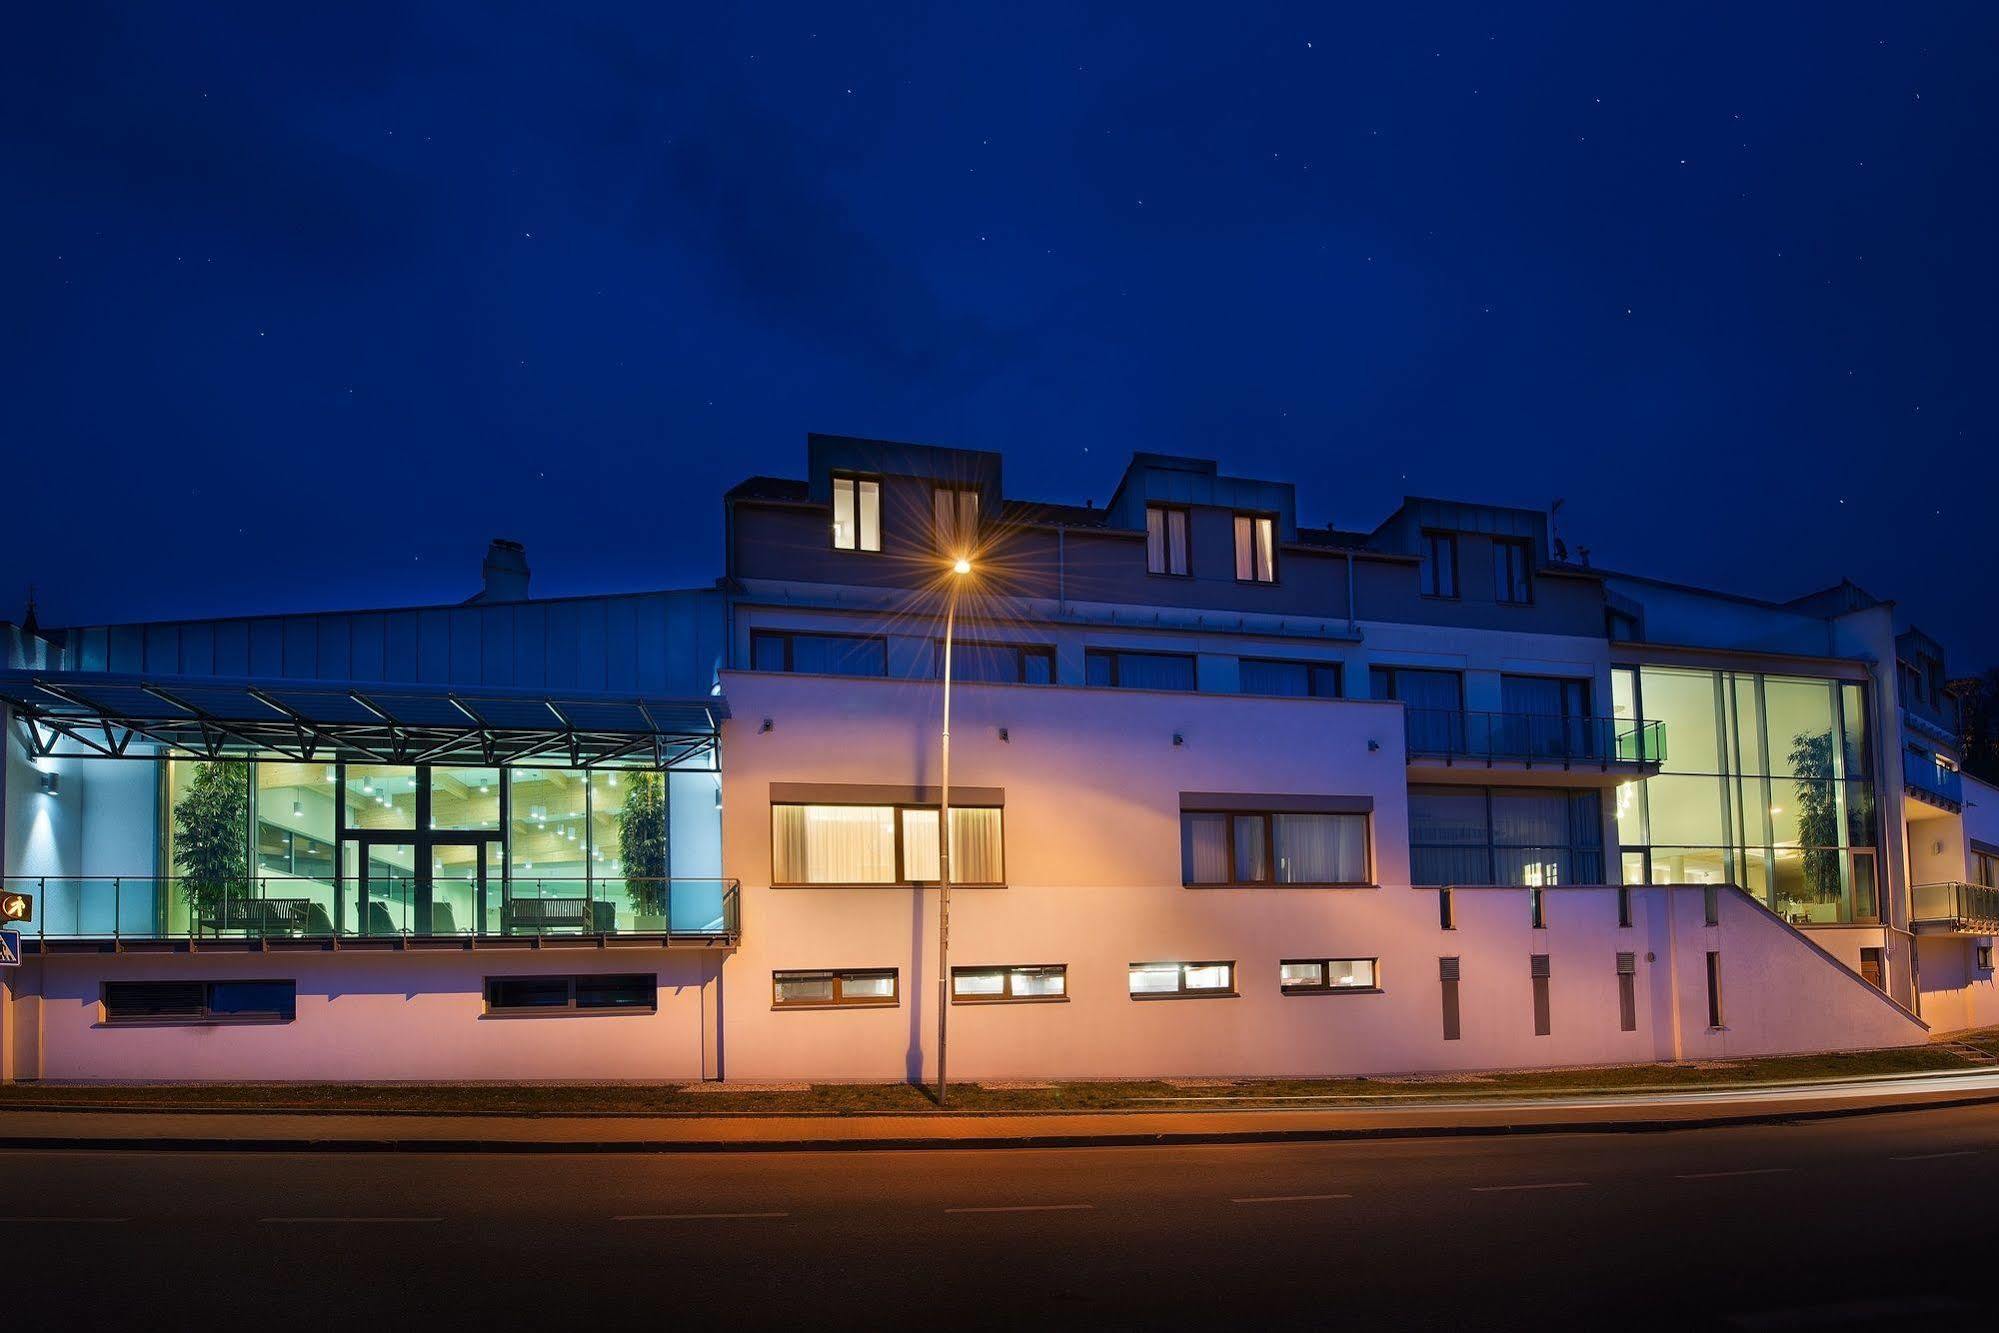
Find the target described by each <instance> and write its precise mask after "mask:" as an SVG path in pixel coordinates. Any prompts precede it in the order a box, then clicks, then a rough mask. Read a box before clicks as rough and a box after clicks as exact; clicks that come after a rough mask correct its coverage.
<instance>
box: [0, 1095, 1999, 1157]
mask: <svg viewBox="0 0 1999 1333" xmlns="http://www.w3.org/2000/svg"><path fill="white" fill-rule="evenodd" d="M1995 1103H1999V1092H1994V1093H1978V1094H1974V1095H1970V1096H1963V1097H1945V1098H1941V1099H1939V1100H1935V1101H1919V1102H1907V1101H1904V1102H1892V1103H1884V1104H1880V1105H1868V1106H1836V1107H1826V1108H1822V1109H1818V1110H1793V1111H1757V1112H1750V1113H1747V1114H1743V1115H1720V1116H1704V1117H1701V1118H1699V1119H1690V1120H1641V1119H1630V1120H1585V1121H1546V1120H1544V1121H1523V1122H1520V1123H1504V1124H1489V1125H1377V1126H1363V1127H1359V1128H1354V1129H1340V1128H1336V1127H1332V1126H1327V1127H1324V1128H1316V1129H1272V1130H1253V1129H1252V1130H1216V1131H1205V1132H1204V1131H1190V1132H1186V1133H1181V1132H1178V1131H1164V1132H1153V1133H1127V1134H1113V1133H1098V1134H1015V1135H981V1136H977V1137H972V1138H955V1139H953V1138H936V1137H932V1136H928V1135H885V1136H882V1137H879V1138H870V1139H763V1140H740V1139H609V1140H604V1139H599V1140H532V1139H479V1138H453V1139H445V1138H422V1139H414V1138H352V1139H332V1138H296V1137H295V1138H219V1137H214V1136H186V1137H170V1136H161V1137H155V1138H147V1137H138V1136H131V1135H123V1136H113V1135H105V1136H99V1137H89V1138H84V1137H75V1138H62V1137H56V1136H48V1137H36V1136H33V1135H11V1134H6V1135H0V1150H5V1151H45V1152H239V1153H485V1154H512V1155H528V1154H559V1153H592V1154H607V1153H688V1154H693V1153H768V1152H908V1151H913V1150H919V1149H933V1150H934V1149H944V1150H960V1149H963V1150H980V1151H989V1150H994V1149H1005V1148H1118V1147H1145V1148H1150V1147H1178V1146H1195V1145H1203V1144H1240V1143H1329V1142H1341V1141H1349V1140H1350V1141H1359V1142H1365V1141H1373V1140H1389V1139H1447V1138H1497V1137H1501V1136H1504V1135H1512V1134H1665V1133H1672V1132H1675V1131H1679V1130H1692V1129H1717V1128H1730V1127H1739V1126H1745V1125H1784V1124H1798V1123H1803V1122H1807V1121H1814V1120H1843V1119H1851V1118H1853V1117H1855V1116H1866V1115H1892V1114H1896V1113H1902V1112H1909V1111H1937V1110H1947V1109H1951V1108H1954V1107H1966V1106H1989V1105H1993V1104H1995Z"/></svg>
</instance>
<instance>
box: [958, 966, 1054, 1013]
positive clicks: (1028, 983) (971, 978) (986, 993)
mask: <svg viewBox="0 0 1999 1333" xmlns="http://www.w3.org/2000/svg"><path fill="white" fill-rule="evenodd" d="M951 998H952V999H953V1000H954V1001H956V1002H957V1003H959V1004H999V1003H1003V1002H1005V1001H1008V1000H1066V999H1068V998H1069V969H1068V968H1067V967H1066V966H1063V965H1062V964H1059V963H1057V964H1052V965H1043V966H1035V967H954V968H952V969H951Z"/></svg>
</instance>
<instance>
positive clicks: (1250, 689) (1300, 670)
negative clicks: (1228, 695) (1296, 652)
mask: <svg viewBox="0 0 1999 1333" xmlns="http://www.w3.org/2000/svg"><path fill="white" fill-rule="evenodd" d="M1241 670H1242V678H1241V688H1242V692H1243V693H1244V694H1275V695H1282V696H1284V697H1286V698H1318V699H1337V698H1339V697H1340V664H1339V663H1338V662H1286V661H1281V660H1279V659H1277V658H1273V657H1245V658H1243V659H1242V662H1241Z"/></svg>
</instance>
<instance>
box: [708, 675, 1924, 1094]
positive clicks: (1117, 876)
mask: <svg viewBox="0 0 1999 1333" xmlns="http://www.w3.org/2000/svg"><path fill="white" fill-rule="evenodd" d="M726 688H727V690H728V692H729V697H730V699H731V701H732V704H733V707H734V712H735V718H736V720H735V721H732V722H730V723H728V724H726V726H725V736H724V744H725V749H726V755H727V761H726V763H725V765H724V792H725V801H724V814H723V843H724V853H725V858H726V860H727V863H728V865H729V867H730V873H731V874H733V875H736V876H738V877H740V878H741V880H742V884H743V924H744V942H743V947H742V950H741V952H740V953H739V954H738V955H737V956H736V957H735V958H733V959H732V960H731V962H730V964H729V994H730V1000H731V1003H730V1006H729V1009H728V1017H727V1023H726V1027H725V1032H724V1040H725V1048H726V1053H727V1068H728V1074H729V1076H730V1077H731V1078H790V1077H815V1078H905V1077H918V1076H927V1075H928V1073H929V1071H931V1070H932V1069H934V1032H935V1025H936V1007H935V1006H936V980H935V978H936V930H937V920H936V915H935V914H936V908H937V903H936V897H937V895H936V893H935V891H934V890H919V889H906V888H791V889H774V888H771V887H769V885H770V786H771V784H772V783H773V782H798V781H807V782H823V783H855V784H867V783H884V784H886V783H902V784H909V783H930V782H934V781H935V780H936V777H937V772H936V725H937V705H938V702H939V698H938V690H937V688H936V686H935V685H934V684H928V683H925V684H916V683H904V682H896V681H876V680H861V681H854V680H832V679H825V678H811V677H797V676H773V675H764V674H759V673H730V674H729V676H728V677H727V679H726ZM953 699H954V717H953V726H952V733H953V764H952V780H953V783H954V784H961V785H966V786H986V787H999V788H1003V789H1004V790H1005V794H1006V813H1005V815H1004V821H1005V838H1006V858H1007V880H1008V886H1007V887H1006V888H1004V889H964V890H959V891H957V892H956V893H955V894H954V895H953V907H952V946H951V958H952V961H953V963H954V964H956V965H958V966H972V965H979V964H987V965H999V964H1052V963H1062V964H1066V965H1067V967H1068V969H1069V972H1068V982H1069V998H1068V999H1067V1001H1066V1002H1063V1003H1045V1004H1009V1005H987V1006H978V1005H966V1004H959V1005H954V1006H953V1008H952V1011H951V1026H952V1034H953V1035H952V1037H951V1048H950V1049H951V1068H952V1070H953V1071H954V1072H955V1073H956V1074H957V1075H960V1076H963V1077H966V1078H1009V1077H1034V1076H1069V1075H1080V1076H1144V1075H1164V1074H1337V1073H1363V1072H1384V1071H1395V1070H1416V1069H1453V1068H1491V1067H1499V1066H1537V1065H1562V1064H1581V1063H1599V1062H1611V1061H1621V1060H1650V1059H1661V1058H1672V1056H1673V1055H1674V1054H1675V1052H1676V1050H1677V1051H1679V1052H1682V1053H1684V1054H1686V1055H1689V1056H1694V1055H1714V1056H1720V1055H1746V1054H1758V1053H1764V1052H1771V1051H1783V1050H1818V1049H1832V1048H1855V1047H1865V1046H1879V1045H1889V1044H1897V1043H1904V1042H1917V1041H1921V1040H1923V1039H1924V1037H1925V1035H1926V1034H1925V1031H1924V1029H1923V1028H1922V1026H1921V1024H1919V1023H1917V1022H1915V1021H1914V1020H1913V1019H1912V1018H1911V1017H1910V1016H1909V1015H1908V1014H1907V1013H1906V1012H1904V1011H1903V1010H1901V1009H1899V1008H1897V1007H1896V1006H1895V1005H1894V1004H1892V1003H1891V1002H1889V1001H1888V1000H1887V999H1886V998H1885V997H1884V996H1882V995H1881V994H1880V993H1879V992H1877V991H1875V990H1874V989H1873V988H1872V987H1869V986H1868V985H1866V984H1865V983H1864V982H1862V981H1861V980H1860V979H1859V978H1858V977H1856V976H1854V975H1853V974H1852V973H1851V972H1849V971H1847V970H1846V969H1845V968H1843V967H1841V966H1840V965H1839V964H1838V963H1837V962H1836V961H1834V960H1833V959H1831V958H1829V957H1828V956H1826V955H1825V954H1823V953H1821V952H1820V951H1818V950H1816V949H1815V948H1814V947H1813V946H1812V945H1811V944H1810V943H1809V942H1807V941H1806V940H1805V939H1804V938H1803V937H1802V936H1800V935H1799V934H1797V932H1795V931H1793V930H1791V929H1790V928H1789V927H1787V926H1785V925H1784V924H1783V923H1781V922H1780V921H1778V920H1777V919H1776V918H1775V917H1773V916H1771V915H1770V914H1769V913H1768V912H1766V911H1763V910H1762V909H1761V908H1759V907H1757V906H1756V905H1755V904H1753V903H1751V902H1750V901H1749V900H1748V899H1746V898H1742V897H1739V896H1737V895H1733V894H1724V895H1722V896H1721V907H1722V912H1721V920H1720V924H1719V925H1717V926H1714V927H1709V926H1706V925H1704V924H1703V913H1702V895H1701V894H1700V893H1699V891H1697V890H1695V891H1691V892H1689V891H1687V890H1672V889H1666V888H1653V889H1637V890H1634V891H1633V895H1632V897H1633V912H1634V917H1633V925H1632V926H1631V927H1629V928H1620V927H1619V926H1618V925H1617V917H1616V894H1615V892H1614V891H1611V890H1604V889H1598V890H1587V889H1567V890H1560V891H1554V892H1551V893H1550V894H1549V895H1548V899H1547V912H1546V917H1545V919H1546V927H1545V929H1542V930H1538V931H1537V930H1534V929H1532V928H1531V923H1530V917H1529V912H1528V906H1527V903H1528V896H1527V891H1526V890H1524V889H1514V890H1462V891H1460V892H1458V893H1457V894H1456V895H1455V899H1456V902H1455V907H1456V928H1455V929H1453V930H1450V931H1446V930H1444V929H1443V928H1442V927H1441V924H1440V919H1439V912H1438V897H1437V893H1436V892H1435V891H1434V890H1418V889H1413V888H1411V887H1410V886H1409V873H1408V851H1407V846H1408V841H1407V801H1406V773H1405V762H1404V757H1403V753H1402V746H1401V718H1400V710H1399V708H1397V707H1396V706H1394V705H1384V704H1375V703H1367V702H1347V701H1319V700H1272V699H1251V698H1240V697H1233V698H1232V697H1218V696H1202V695H1164V694H1149V693H1140V692H1129V693H1127V692H1111V691H1085V690H1070V689H1061V688H1050V689H1036V688H1028V687H1001V686H960V687H959V688H957V689H956V690H954V693H953ZM763 717H769V718H770V719H771V723H772V729H771V730H770V731H769V732H760V731H758V730H757V727H758V726H759V725H760V719H761V718H763ZM1000 727H1005V728H1007V731H1008V735H1009V739H1008V740H1007V741H1001V740H1000V739H999V738H998V729H999V728H1000ZM1175 732H1178V733H1179V734H1180V735H1181V736H1182V737H1183V738H1184V742H1185V743H1184V744H1183V745H1179V746H1176V745H1174V744H1173V735H1174V733H1175ZM1370 742H1373V743H1375V744H1377V745H1378V746H1379V748H1378V749H1373V750H1370V749H1369V743H1370ZM1183 791H1233V792H1254V793H1262V794H1272V795H1281V794H1296V795H1348V796H1365V797H1370V798H1372V800H1373V802H1374V817H1373V830H1372V834H1373V855H1374V867H1375V879H1376V886H1375V887H1372V888H1363V889H1241V890H1236V889H1188V888H1184V887H1182V885H1181V873H1180V851H1179V847H1180V838H1179V810H1180V794H1181V793H1182V792H1183ZM1709 949H1715V950H1717V951H1719V952H1720V953H1721V954H1722V957H1723V969H1724V986H1725V992H1726V999H1725V1020H1724V1023H1723V1025H1722V1026H1721V1027H1720V1028H1719V1029H1717V1030H1715V1031H1712V1032H1711V1031H1709V1028H1708V1023H1707V998H1706V953H1707V951H1708V950H1709ZM1620 951H1630V952H1634V953H1636V954H1638V956H1639V1022H1638V1030H1637V1031H1636V1032H1633V1033H1625V1032H1622V1031H1621V1030H1620V1029H1619V1025H1618V1003H1617V980H1616V976H1617V974H1616V955H1617V954H1618V952H1620ZM1536 953H1545V954H1548V955H1550V957H1551V973H1552V976H1551V985H1550V991H1551V1001H1552V1008H1553V1024H1552V1028H1553V1030H1552V1032H1551V1034H1550V1035H1548V1036H1545V1037H1537V1036H1535V1035H1534V1032H1533V1021H1532V981H1531V976H1530V969H1529V958H1530V955H1532V954H1536ZM1444 956H1455V957H1459V958H1460V959H1461V960H1462V967H1463V976H1464V980H1463V982H1462V983H1461V984H1462V996H1461V1005H1462V1014H1463V1023H1464V1035H1463V1039H1462V1040H1459V1041H1454V1042H1447V1041H1445V1040H1444V1039H1443V1036H1442V1024H1441V991H1440V985H1439V980H1438V960H1439V959H1440V958H1441V957H1444ZM1320 957H1335V958H1338V957H1377V958H1379V959H1380V960H1381V963H1380V967H1381V972H1380V978H1381V983H1382V988H1381V992H1380V993H1378V994H1374V993H1352V994H1329V995H1311V996H1294V995H1285V994H1283V993H1282V992H1281V991H1280V989H1279V986H1278V982H1277V968H1278V963H1279V961H1280V960H1283V959H1295V958H1320ZM1170 960H1178V961H1211V960H1214V961H1219V960H1232V961H1234V962H1235V963H1236V965H1237V968H1238V973H1237V990H1238V994H1237V995H1236V996H1233V997H1229V998H1186V999H1169V1000H1134V999H1132V998H1130V996H1129V993H1128V989H1127V968H1128V966H1129V965H1130V964H1132V963H1135V962H1149V961H1170ZM829 967H830V968H840V967H853V968H860V967H894V968H896V969H898V971H899V983H900V990H901V997H900V1003H899V1004H898V1005H897V1006H896V1007H895V1008H879V1009H846V1010H841V1009H832V1010H819V1011H777V1010H774V1009H772V1008H771V1005H770V992H769V985H770V974H771V972H772V971H774V970H790V969H812V968H829ZM1676 1015H1677V1023H1676V1022H1675V1017H1676ZM1676 1028H1677V1032H1676Z"/></svg>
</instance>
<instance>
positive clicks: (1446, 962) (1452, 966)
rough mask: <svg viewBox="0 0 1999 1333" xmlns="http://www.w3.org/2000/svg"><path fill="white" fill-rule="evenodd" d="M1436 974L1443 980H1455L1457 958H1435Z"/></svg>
mask: <svg viewBox="0 0 1999 1333" xmlns="http://www.w3.org/2000/svg"><path fill="white" fill-rule="evenodd" d="M1437 975H1438V976H1439V977H1440V978H1441V979H1443V980H1445V981H1456V980H1457V979H1458V960H1457V959H1455V958H1439V959H1438V960H1437Z"/></svg>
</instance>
